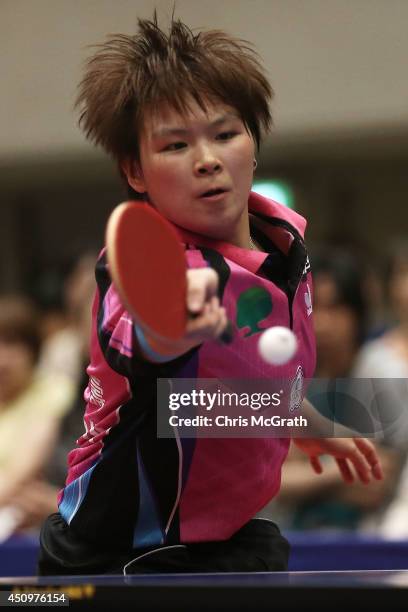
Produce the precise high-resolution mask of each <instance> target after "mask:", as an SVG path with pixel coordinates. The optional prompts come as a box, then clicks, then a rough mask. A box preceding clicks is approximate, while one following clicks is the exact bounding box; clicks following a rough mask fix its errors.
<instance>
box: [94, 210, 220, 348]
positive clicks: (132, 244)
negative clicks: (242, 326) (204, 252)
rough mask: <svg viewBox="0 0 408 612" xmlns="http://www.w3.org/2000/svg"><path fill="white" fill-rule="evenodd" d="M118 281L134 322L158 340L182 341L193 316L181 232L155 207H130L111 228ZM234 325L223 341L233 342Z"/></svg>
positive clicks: (110, 253)
mask: <svg viewBox="0 0 408 612" xmlns="http://www.w3.org/2000/svg"><path fill="white" fill-rule="evenodd" d="M106 245H107V256H108V263H109V267H110V273H111V276H112V280H113V282H114V284H115V286H116V289H117V291H118V293H119V295H120V297H121V299H122V301H123V304H124V305H125V307H126V309H127V310H128V311H129V313H130V314H131V315H132V317H133V318H134V320H135V321H136V322H137V323H139V324H140V325H141V326H142V327H143V328H145V329H146V330H147V331H148V332H150V333H151V334H152V335H153V336H159V337H160V338H163V339H166V340H167V339H169V340H178V339H180V338H181V337H182V336H183V335H184V333H185V328H186V324H187V320H188V317H189V314H188V311H187V307H186V292H187V279H186V259H185V254H184V247H183V245H182V243H181V242H180V237H179V236H178V234H177V232H176V230H175V228H174V227H173V226H172V225H171V224H170V223H169V222H168V221H167V220H166V219H165V218H164V217H163V216H162V215H160V214H159V213H158V212H157V211H156V210H155V209H154V208H153V207H152V206H150V205H149V204H144V203H141V202H124V203H123V204H120V205H119V206H117V207H116V208H115V209H114V210H113V212H112V214H111V216H110V217H109V220H108V225H107V229H106ZM231 338H232V328H231V326H230V325H229V326H228V327H227V329H226V330H225V331H224V333H223V334H222V336H221V340H223V341H224V342H229V341H230V340H231Z"/></svg>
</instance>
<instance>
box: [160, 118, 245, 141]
mask: <svg viewBox="0 0 408 612" xmlns="http://www.w3.org/2000/svg"><path fill="white" fill-rule="evenodd" d="M231 119H239V117H238V115H237V114H235V113H224V114H223V115H220V116H219V117H217V118H216V119H214V120H213V121H211V122H210V124H209V127H210V128H213V127H218V126H220V125H222V124H223V123H225V122H226V121H228V120H231ZM189 132H190V129H189V128H187V127H182V126H163V127H160V128H159V129H158V130H155V131H154V132H153V134H152V136H153V138H163V137H165V136H185V135H186V134H188V133H189Z"/></svg>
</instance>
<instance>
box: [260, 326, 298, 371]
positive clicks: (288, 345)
mask: <svg viewBox="0 0 408 612" xmlns="http://www.w3.org/2000/svg"><path fill="white" fill-rule="evenodd" d="M258 350H259V352H260V354H261V357H262V358H263V359H264V360H265V361H266V362H267V363H270V364H271V365H283V364H284V363H287V362H288V361H289V360H290V359H292V357H293V356H294V355H295V353H296V351H297V339H296V336H295V334H294V333H293V332H292V331H291V330H290V329H289V328H287V327H283V326H280V325H277V326H276V327H269V329H266V330H265V331H264V332H263V334H262V335H261V337H260V338H259V342H258Z"/></svg>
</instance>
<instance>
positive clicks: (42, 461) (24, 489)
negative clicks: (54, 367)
mask: <svg viewBox="0 0 408 612" xmlns="http://www.w3.org/2000/svg"><path fill="white" fill-rule="evenodd" d="M40 347H41V339H40V335H39V324H38V317H37V316H36V312H35V310H34V308H33V306H32V305H31V303H30V302H29V301H27V300H26V299H24V298H23V297H18V296H6V297H1V298H0V533H1V530H2V524H3V531H4V533H2V534H1V535H2V537H3V539H4V538H5V537H7V535H10V534H11V533H12V532H13V531H14V530H15V529H18V528H19V527H20V525H22V524H24V523H25V521H26V513H30V512H31V511H32V510H33V511H36V512H37V510H38V508H37V501H36V499H37V497H36V496H37V494H38V488H37V481H38V479H39V478H40V477H41V474H42V471H43V469H44V467H45V465H46V463H47V461H48V459H49V457H50V453H51V451H52V450H53V448H54V445H55V441H56V438H57V434H58V428H59V423H60V420H61V418H62V416H63V415H64V414H65V413H66V411H67V410H68V408H69V407H70V405H71V402H72V399H73V385H72V383H71V381H69V380H68V379H67V378H65V377H61V376H55V375H52V376H47V375H46V374H42V373H41V374H40V373H39V372H38V371H37V361H38V357H39V354H40ZM19 499H21V502H20V501H19ZM53 499H54V502H53V503H54V505H55V506H56V498H55V496H54V498H53ZM13 525H14V526H13Z"/></svg>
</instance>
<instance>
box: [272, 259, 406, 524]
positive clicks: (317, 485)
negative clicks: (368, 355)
mask: <svg viewBox="0 0 408 612" xmlns="http://www.w3.org/2000/svg"><path fill="white" fill-rule="evenodd" d="M312 265H313V285H314V304H313V316H314V323H315V333H316V346H317V365H316V374H315V379H314V380H313V381H311V384H310V386H309V391H308V397H309V399H310V400H311V401H312V403H313V404H314V406H315V407H316V408H317V409H318V410H319V411H320V412H321V413H322V414H325V415H326V416H328V417H329V418H333V416H334V414H335V417H336V419H338V420H339V421H340V422H342V423H343V424H345V425H347V426H350V427H353V420H355V415H356V409H357V408H356V404H354V403H353V400H352V397H351V395H350V393H347V390H348V389H349V384H350V381H349V380H346V379H347V377H351V376H353V365H354V361H355V358H356V355H357V353H358V350H359V348H360V346H361V344H362V342H363V341H364V338H365V334H366V331H367V330H366V321H367V314H368V313H367V304H366V299H365V290H364V288H365V284H364V282H365V275H364V272H363V271H362V268H361V264H360V262H357V260H356V259H355V258H354V257H353V256H352V255H351V254H350V253H347V252H345V251H343V250H333V249H329V250H326V251H322V252H321V253H319V255H318V256H315V257H314V258H312ZM323 379H324V384H323ZM339 390H340V392H339ZM343 390H344V391H346V393H341V391H343ZM387 409H388V410H392V406H387ZM333 411H334V412H333ZM377 450H378V453H379V455H380V456H381V460H382V464H383V469H384V474H385V478H384V480H382V481H381V482H380V481H376V482H375V483H372V486H370V487H366V486H365V485H363V484H361V485H360V483H359V482H358V481H357V482H355V483H354V484H353V485H352V486H347V485H344V483H343V481H342V479H341V478H340V476H339V473H338V469H337V466H336V464H335V462H334V460H333V459H332V458H331V457H325V464H324V465H325V470H324V472H323V473H322V474H321V475H320V477H319V478H315V477H314V476H313V473H312V471H311V470H310V466H309V465H308V463H307V461H305V460H304V455H303V453H300V452H299V451H298V449H297V448H296V447H295V446H294V445H292V447H291V450H290V452H289V455H288V458H287V461H286V463H285V464H284V466H283V469H282V488H281V491H280V495H279V499H278V501H277V502H276V503H274V504H273V505H272V507H271V508H269V509H268V513H269V512H272V508H273V511H274V512H277V513H278V516H279V517H280V519H281V522H283V523H284V525H285V527H286V528H288V529H309V528H312V529H313V528H322V527H327V528H333V529H355V528H358V527H359V526H360V525H361V521H362V520H363V519H365V518H366V517H368V516H369V515H371V514H372V513H374V512H376V511H377V510H378V509H379V508H381V507H382V506H383V505H384V504H386V503H388V501H389V499H390V498H391V497H392V494H393V492H394V490H395V486H396V481H397V478H398V475H399V470H400V465H401V458H400V454H399V453H398V452H397V451H395V449H393V448H389V447H387V446H386V445H384V444H383V443H382V442H381V443H380V444H377ZM275 516H276V515H275Z"/></svg>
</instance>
